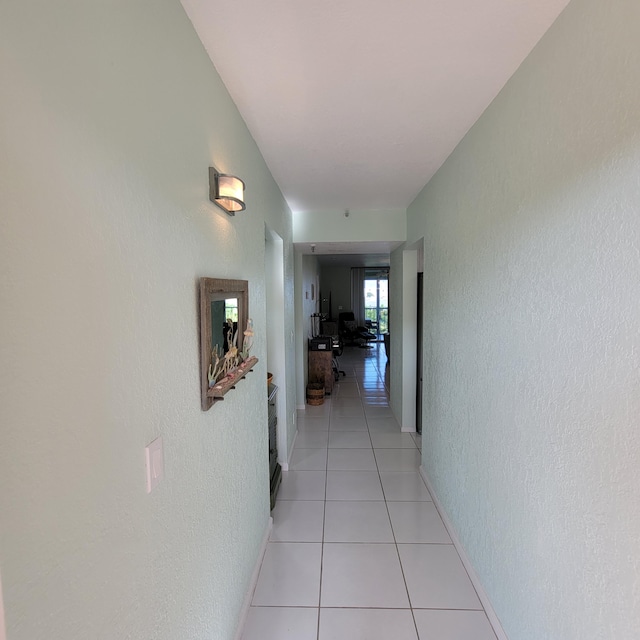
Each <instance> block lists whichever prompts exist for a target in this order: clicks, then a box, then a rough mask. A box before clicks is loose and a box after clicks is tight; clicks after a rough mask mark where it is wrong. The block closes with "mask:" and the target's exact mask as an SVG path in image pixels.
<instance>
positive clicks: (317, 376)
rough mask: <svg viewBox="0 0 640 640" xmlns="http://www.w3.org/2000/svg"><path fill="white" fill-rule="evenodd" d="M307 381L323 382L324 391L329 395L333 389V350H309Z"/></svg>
mask: <svg viewBox="0 0 640 640" xmlns="http://www.w3.org/2000/svg"><path fill="white" fill-rule="evenodd" d="M309 382H310V383H312V382H320V383H321V384H324V392H325V394H327V395H331V392H332V391H333V382H334V375H333V350H332V349H328V350H326V351H312V350H311V349H310V350H309Z"/></svg>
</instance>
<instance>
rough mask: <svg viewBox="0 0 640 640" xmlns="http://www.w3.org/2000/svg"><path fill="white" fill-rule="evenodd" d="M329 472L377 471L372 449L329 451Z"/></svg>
mask: <svg viewBox="0 0 640 640" xmlns="http://www.w3.org/2000/svg"><path fill="white" fill-rule="evenodd" d="M327 469H328V470H330V471H377V470H378V467H377V466H376V459H375V458H374V456H373V450H372V449H329V458H328V461H327Z"/></svg>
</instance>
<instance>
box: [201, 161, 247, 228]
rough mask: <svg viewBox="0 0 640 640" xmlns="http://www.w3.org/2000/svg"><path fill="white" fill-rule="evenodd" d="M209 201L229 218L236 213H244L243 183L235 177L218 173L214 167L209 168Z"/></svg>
mask: <svg viewBox="0 0 640 640" xmlns="http://www.w3.org/2000/svg"><path fill="white" fill-rule="evenodd" d="M209 200H211V202H213V203H214V204H217V205H218V206H219V207H220V208H221V209H223V210H224V211H226V212H227V213H228V214H229V215H230V216H235V215H236V211H244V210H245V208H246V206H245V204H244V182H242V180H240V178H236V176H230V175H227V174H225V173H218V171H217V170H216V169H215V168H214V167H209Z"/></svg>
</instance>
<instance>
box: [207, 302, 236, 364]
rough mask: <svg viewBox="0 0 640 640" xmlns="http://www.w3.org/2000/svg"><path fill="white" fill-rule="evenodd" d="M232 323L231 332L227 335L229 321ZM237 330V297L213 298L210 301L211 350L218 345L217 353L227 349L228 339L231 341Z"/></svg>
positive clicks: (224, 351)
mask: <svg viewBox="0 0 640 640" xmlns="http://www.w3.org/2000/svg"><path fill="white" fill-rule="evenodd" d="M229 320H231V322H232V323H233V334H232V335H229V323H228V321H229ZM237 331H238V298H227V299H226V300H213V301H212V302H211V350H212V351H213V349H214V347H215V346H216V345H217V346H218V353H220V354H223V353H226V352H227V351H228V350H229V341H231V342H233V338H234V336H235V333H236V332H237Z"/></svg>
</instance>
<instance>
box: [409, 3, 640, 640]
mask: <svg viewBox="0 0 640 640" xmlns="http://www.w3.org/2000/svg"><path fill="white" fill-rule="evenodd" d="M638 24H640V4H639V3H638V2H637V1H636V0H612V1H611V2H607V3H604V2H601V1H600V0H574V1H573V2H572V3H571V4H570V5H569V7H568V9H567V10H566V11H565V12H564V14H563V15H561V16H560V18H559V19H558V21H557V22H556V23H555V25H554V26H553V27H552V28H551V30H550V32H549V33H548V34H547V35H546V36H545V38H544V39H543V40H542V41H541V43H540V44H539V46H538V47H537V48H536V49H535V50H534V52H533V53H532V54H531V56H530V57H529V58H528V59H527V60H526V61H525V63H524V64H523V65H522V67H521V68H520V69H519V71H518V72H517V73H516V75H515V76H514V77H513V78H512V79H511V81H510V82H509V83H508V84H507V86H506V87H505V89H504V90H503V91H502V93H501V94H500V95H499V96H498V98H497V99H496V100H495V101H494V103H493V104H492V106H491V107H490V108H489V109H488V110H487V111H486V112H485V114H484V115H483V116H482V118H481V119H480V120H479V122H478V123H477V124H476V125H475V126H474V127H473V128H472V130H471V131H470V132H469V133H468V135H467V136H466V138H465V139H464V140H463V141H462V143H461V144H460V145H459V147H458V148H457V150H456V151H455V152H454V153H453V154H452V156H451V157H450V158H449V160H448V161H447V163H446V164H445V165H444V167H443V168H442V169H441V170H440V171H439V173H438V174H437V175H436V176H435V178H434V179H433V180H432V181H431V183H430V184H429V185H428V186H427V187H426V188H425V190H424V191H423V192H422V193H421V194H420V195H419V197H418V198H417V199H416V201H415V202H414V203H413V205H412V206H411V207H410V210H409V216H410V223H409V225H408V227H409V229H410V236H412V237H413V238H417V237H419V236H421V235H424V238H425V300H426V301H427V303H426V304H425V342H426V344H425V366H426V371H425V374H426V377H425V411H424V436H423V463H424V465H425V468H426V471H427V473H428V475H429V476H430V477H431V479H432V480H433V483H434V485H435V488H436V490H437V493H438V496H439V498H440V499H441V501H442V503H443V504H444V506H445V508H446V511H447V512H448V514H449V516H450V517H451V520H452V521H453V523H454V524H455V527H456V529H457V531H458V533H459V536H460V539H461V540H462V542H463V545H464V546H465V548H466V550H467V551H468V553H469V556H470V557H471V559H472V561H473V563H474V565H475V567H476V569H477V570H478V573H479V575H480V577H481V580H482V582H483V584H484V586H485V588H486V590H487V592H488V594H489V596H490V598H491V600H492V602H493V604H494V606H495V608H496V610H497V613H498V615H499V617H500V618H501V620H502V622H503V624H504V627H505V630H506V631H507V634H508V635H509V637H510V639H511V640H602V639H603V638H607V639H609V638H616V640H622V639H624V640H632V639H634V638H637V637H638V630H639V629H640V551H639V546H638V540H639V539H640V509H639V508H638V505H640V436H639V435H638V416H639V415H640V390H639V386H638V374H639V371H640V331H639V323H640V284H639V283H640V221H639V217H638V211H639V210H640V180H639V178H638V176H639V175H640V115H639V114H640V46H639V45H638Z"/></svg>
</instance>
